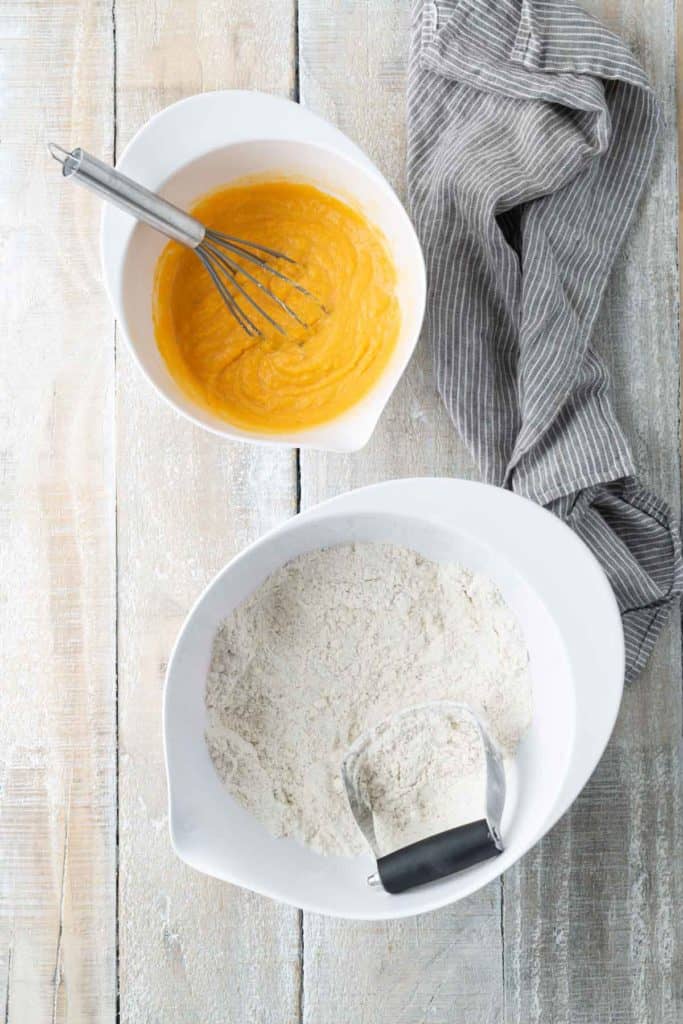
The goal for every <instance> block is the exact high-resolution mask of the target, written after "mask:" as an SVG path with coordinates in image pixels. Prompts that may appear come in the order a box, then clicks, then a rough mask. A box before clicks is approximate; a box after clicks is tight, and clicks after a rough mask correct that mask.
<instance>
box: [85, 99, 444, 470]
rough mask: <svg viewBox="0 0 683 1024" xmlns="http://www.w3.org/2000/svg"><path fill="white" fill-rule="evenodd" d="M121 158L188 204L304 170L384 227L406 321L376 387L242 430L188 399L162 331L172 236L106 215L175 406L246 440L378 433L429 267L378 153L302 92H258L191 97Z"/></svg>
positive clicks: (163, 385) (117, 281)
mask: <svg viewBox="0 0 683 1024" xmlns="http://www.w3.org/2000/svg"><path fill="white" fill-rule="evenodd" d="M117 167H118V168H119V169H120V170H121V171H123V172H124V173H125V174H127V175H128V176H129V177H131V178H134V179H135V180H136V181H139V182H140V183H141V184H143V185H146V186H147V187H148V188H150V189H152V190H153V191H155V192H160V193H161V194H162V195H163V196H165V197H166V198H167V199H169V200H171V202H174V203H176V204H177V205H178V206H181V207H183V208H185V209H187V208H188V206H190V205H191V204H192V202H193V201H194V200H196V199H198V198H199V197H200V196H201V195H203V194H205V193H207V192H210V191H211V190H212V189H215V188H218V187H219V186H220V185H225V184H226V183H229V182H230V181H232V180H235V179H237V178H241V177H244V176H245V175H260V174H272V175H283V176H287V177H294V178H296V179H300V180H305V181H307V182H309V183H311V184H313V185H316V186H318V187H319V188H321V189H323V190H324V191H326V192H329V193H331V194H333V195H336V196H338V197H339V198H341V199H346V200H347V201H349V202H350V203H352V204H353V205H354V206H355V207H357V208H360V209H361V210H362V211H363V212H364V213H365V214H366V216H367V217H368V219H369V220H371V221H372V222H373V223H374V224H376V225H377V226H378V227H379V228H380V229H381V230H382V231H383V233H384V235H385V237H386V239H387V242H388V245H389V248H390V251H391V254H392V257H393V259H394V262H395V264H396V268H397V275H398V281H397V296H398V300H399V303H400V307H401V318H402V323H401V331H400V336H399V339H398V343H397V346H396V350H395V352H394V354H393V356H392V358H391V360H390V362H389V365H388V366H387V367H386V369H385V371H384V373H383V374H382V376H381V377H380V379H379V381H378V382H377V383H376V385H375V386H374V387H373V388H372V390H371V391H370V393H369V394H368V395H366V396H365V398H363V399H362V400H361V401H360V402H358V403H357V404H356V405H354V406H353V407H352V408H351V409H349V410H348V411H347V412H346V413H345V414H343V415H341V416H339V417H337V418H336V419H334V420H332V421H330V422H329V423H325V424H322V425H321V426H318V427H313V428H309V429H307V430H298V431H290V432H288V433H282V434H277V435H273V434H268V433H263V432H259V431H256V430H253V431H252V430H242V429H240V428H238V427H233V426H231V425H230V424H229V423H226V422H225V421H224V420H222V419H220V418H218V417H217V416H215V415H213V413H211V412H210V411H208V410H206V409H203V408H201V407H200V406H198V405H197V404H196V403H195V402H193V401H192V400H191V399H190V398H188V397H187V396H186V395H185V394H184V393H183V392H182V391H181V389H180V388H179V387H178V385H177V384H176V383H175V381H174V380H173V378H172V377H171V375H170V373H169V372H168V370H167V368H166V364H165V363H164V361H163V359H162V358H161V355H160V353H159V350H158V349H157V346H156V342H155V340H154V328H153V323H152V282H153V277H154V268H155V264H156V261H157V259H158V257H159V254H160V252H161V250H162V249H163V247H164V245H165V244H166V239H165V238H164V237H163V236H162V235H160V234H159V233H158V232H155V231H153V230H152V229H151V228H149V227H147V226H145V225H143V224H138V223H136V222H135V221H134V220H133V219H132V218H131V217H129V216H128V215H127V214H126V213H123V212H122V211H121V210H118V209H117V208H116V207H113V206H105V208H104V211H103V216H102V265H103V268H104V279H105V284H106V287H107V291H108V293H109V298H110V300H111V303H112V306H113V308H114V313H115V315H116V319H117V320H118V323H119V327H120V328H121V331H122V333H123V336H124V337H125V339H126V340H127V342H128V344H129V345H130V348H131V350H132V352H133V355H134V356H135V358H136V360H137V363H138V365H139V366H140V368H141V370H142V372H143V373H144V374H145V376H146V377H147V378H148V380H150V381H151V383H152V384H153V385H154V386H155V387H156V389H157V391H158V392H159V393H160V394H161V395H162V396H163V397H164V398H165V399H166V400H167V401H168V402H170V403H171V405H172V406H173V407H174V408H175V409H177V410H178V411H179V412H181V413H182V414H183V415H185V416H187V418H188V419H190V420H192V421H193V422H194V423H198V424H199V425H200V426H202V427H206V428H207V429H208V430H211V431H214V432H215V433H217V434H221V435H223V436H224V437H229V438H233V439H235V440H243V441H252V442H256V443H258V444H269V445H283V444H284V445H296V446H299V447H304V448H305V447H308V448H323V449H329V450H331V451H354V450H355V449H358V448H361V447H362V446H363V445H364V444H365V443H366V442H367V441H368V439H369V438H370V435H371V434H372V431H373V430H374V428H375V426H376V424H377V421H378V419H379V417H380V415H381V413H382V410H383V409H384V406H385V405H386V403H387V401H388V399H389V396H390V394H391V392H392V391H393V389H394V388H395V387H396V384H397V383H398V380H399V378H400V376H401V374H402V373H403V370H404V369H405V367H406V366H407V364H408V361H409V359H410V357H411V355H412V353H413V349H414V348H415V345H416V343H417V340H418V337H419V333H420V328H421V326H422V318H423V315H424V306H425V267H424V260H423V258H422V252H421V250H420V245H419V242H418V240H417V236H416V234H415V231H414V230H413V227H412V224H411V223H410V220H409V218H408V216H407V214H406V212H405V210H404V209H403V207H402V205H401V203H400V202H399V200H398V198H397V197H396V194H395V193H394V191H393V190H392V188H391V187H390V186H389V184H388V183H387V182H386V180H385V179H384V178H383V177H382V175H381V174H380V173H379V171H378V170H377V168H376V167H375V166H374V165H373V164H372V163H371V162H370V161H369V160H368V158H367V157H366V156H365V155H364V154H363V153H362V152H361V150H360V149H358V147H357V146H355V145H354V144H353V143H352V142H351V141H350V140H349V139H347V138H346V136H345V135H343V134H342V133H341V132H340V131H338V130H337V129H336V128H334V127H333V126H332V125H331V124H328V122H327V121H324V120H322V119H321V118H319V117H316V116H315V115H314V114H311V113H310V112H309V111H307V110H306V109H305V108H303V107H301V106H299V105H298V104H297V103H291V102H290V101H289V100H283V99H279V98H277V97H275V96H267V95H265V94H263V93H254V92H239V91H229V92H213V93H202V94H200V95H198V96H191V97H189V98H188V99H185V100H182V101H180V102H179V103H175V104H173V106H171V107H167V108H166V110H162V111H161V113H159V114H157V115H156V117H153V118H152V119H151V121H149V122H148V123H147V124H146V125H144V127H143V128H141V129H140V131H139V132H138V133H137V135H136V136H135V137H134V138H133V140H132V141H131V142H130V144H129V145H128V146H127V147H126V149H125V150H124V152H123V155H122V157H121V159H120V160H119V162H118V164H117Z"/></svg>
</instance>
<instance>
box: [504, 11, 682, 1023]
mask: <svg viewBox="0 0 683 1024" xmlns="http://www.w3.org/2000/svg"><path fill="white" fill-rule="evenodd" d="M586 6H587V7H590V9H591V10H592V11H593V13H595V14H597V15H598V16H601V17H602V18H603V19H604V21H605V22H606V24H608V26H609V27H610V28H612V29H613V30H614V31H615V32H617V33H619V34H620V35H621V36H622V37H623V38H624V39H625V40H626V41H627V42H628V43H629V45H630V46H631V48H632V49H633V51H634V52H635V53H636V55H637V56H638V58H639V59H640V60H641V62H642V63H643V65H644V67H645V68H646V70H647V72H648V74H649V75H650V78H651V81H652V83H653V85H654V87H655V90H656V92H657V95H658V97H659V100H660V103H661V105H662V114H663V123H662V131H661V136H660V140H659V147H658V152H657V156H656V160H655V166H654V168H653V172H652V175H651V178H650V182H649V185H648V186H647V188H646V195H645V197H644V199H643V202H642V203H641V206H640V209H639V211H638V216H637V218H636V222H635V224H634V226H633V228H632V230H631V231H630V232H629V235H628V238H627V241H626V244H625V246H624V249H623V252H622V253H621V254H620V256H619V258H618V261H617V264H616V267H615V270H614V273H613V275H612V279H611V281H610V284H609V286H608V289H607V293H606V297H605V302H604V305H603V309H602V313H601V316H600V320H599V323H598V326H597V331H596V339H597V341H598V344H599V346H600V348H601V350H602V352H603V355H604V356H605V358H606V359H607V360H608V362H609V364H610V366H611V369H612V378H613V393H614V397H615V401H616V406H617V409H618V412H619V416H620V419H621V421H622V423H623V425H624V426H625V428H626V430H627V432H628V436H629V438H630V440H631V442H632V444H633V447H634V452H635V455H636V459H637V462H638V465H639V470H640V472H641V475H642V476H643V478H644V479H645V480H646V481H647V482H648V484H649V485H651V486H652V488H653V490H654V491H655V492H656V493H658V494H660V495H662V496H663V497H665V498H666V499H667V501H669V502H670V503H671V504H672V505H673V507H674V508H676V509H679V508H680V504H679V501H680V498H679V495H680V471H679V406H678V403H679V391H678V380H679V372H680V367H679V345H678V270H677V241H678V240H677V222H678V201H677V188H676V185H677V182H676V168H677V159H676V108H675V90H676V56H675V50H674V39H675V36H674V31H675V8H674V5H673V4H672V3H669V2H656V3H653V4H649V5H647V6H644V5H642V4H641V3H639V2H638V0H620V2H618V3H615V2H611V3H604V4H601V3H600V2H598V0H594V2H591V3H590V4H587V5H586ZM682 766H683V754H682V751H681V650H680V621H679V617H678V615H677V614H674V615H673V616H672V620H671V622H670V623H669V624H668V627H667V629H666V630H665V631H664V634H663V635H662V637H661V638H660V640H659V642H658V644H657V647H656V650H655V653H654V656H653V658H652V660H651V662H650V664H649V665H648V667H647V669H646V671H645V672H644V673H643V674H642V676H641V677H640V679H639V680H637V682H636V683H635V684H634V685H633V686H632V687H630V688H629V690H628V691H627V692H626V694H625V697H624V702H623V705H622V709H621V714H620V716H619V721H618V723H617V727H616V730H615V733H614V736H613V738H612V740H611V742H610V744H609V747H608V749H607V752H606V754H605V756H604V758H603V760H602V762H601V763H600V765H599V767H598V769H597V771H596V773H595V775H594V777H593V779H592V780H591V782H590V783H589V785H588V786H587V787H586V789H585V790H584V792H583V793H582V794H581V796H580V798H579V800H578V801H577V802H576V804H575V805H574V807H573V808H572V809H571V811H570V812H569V814H568V815H566V817H565V818H564V819H563V820H562V821H561V822H560V823H559V825H558V826H557V827H556V828H555V829H554V830H553V832H552V833H551V834H550V835H549V836H548V837H547V838H546V839H544V840H543V842H542V843H541V844H540V845H539V846H538V847H537V848H536V849H535V850H534V851H532V852H531V853H530V854H529V855H527V856H526V857H525V858H524V860H523V861H522V862H521V863H520V864H519V865H518V866H517V868H516V869H514V870H513V871H510V872H508V873H507V874H506V876H505V879H504V904H505V916H504V927H505V964H506V997H507V1011H508V1014H507V1019H509V1020H510V1021H514V1022H519V1024H535V1022H538V1024H540V1022H542V1021H543V1022H545V1021H548V1020H553V1021H570V1022H572V1024H575V1022H576V1024H578V1022H581V1024H584V1022H585V1024H589V1022H590V1024H593V1022H594V1021H602V1020H610V1021H618V1022H620V1024H621V1022H624V1024H626V1022H628V1024H631V1022H633V1024H636V1022H637V1024H650V1022H651V1024H674V1022H678V1021H680V1020H681V1019H683V986H682V980H683V915H682V914H681V906H683V859H682V858H681V853H680V848H681V839H682V838H683V793H682V782H683V780H682V772H681V768H682Z"/></svg>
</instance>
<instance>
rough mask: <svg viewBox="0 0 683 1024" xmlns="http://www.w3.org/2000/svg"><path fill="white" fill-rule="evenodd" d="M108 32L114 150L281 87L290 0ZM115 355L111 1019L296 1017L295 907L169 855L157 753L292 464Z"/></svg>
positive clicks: (129, 24)
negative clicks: (171, 404) (199, 105)
mask: <svg viewBox="0 0 683 1024" xmlns="http://www.w3.org/2000/svg"><path fill="white" fill-rule="evenodd" d="M116 38H117V57H118V60H117V68H118V72H117V84H118V90H117V111H118V139H119V141H120V144H121V145H123V144H125V142H126V141H127V139H128V138H129V137H130V135H131V133H132V132H133V131H134V130H135V129H136V128H137V127H138V126H139V125H140V124H141V123H142V122H143V121H144V120H145V119H146V118H148V117H149V116H150V115H151V114H153V113H154V112H155V111H157V110H159V109H160V108H162V107H164V106H166V105H167V104H168V103H170V102H172V101H173V100H176V99H178V98H180V97H182V96H185V95H187V94H189V93H193V92H197V91H200V90H206V89H215V88H220V87H229V86H238V85H239V86H250V87H254V88H262V89H266V90H270V91H273V92H279V93H282V94H285V95H286V94H288V93H290V91H291V90H292V88H293V84H294V17H293V3H290V2H287V3H278V4H273V3H271V2H269V0H258V2H254V0H231V2H229V3H226V4H220V5H207V4H204V3H199V2H197V3H189V2H186V3H182V4H181V3H174V4H171V5H168V4H165V3H160V4H154V5H152V6H151V7H150V5H145V4H143V5H140V4H139V3H135V2H133V0H117V4H116ZM118 351H119V355H118V368H117V384H118V401H117V410H118V446H119V467H118V468H119V472H118V496H119V500H118V509H119V530H118V536H119V597H120V606H119V723H120V783H119V792H120V900H119V910H120V985H121V997H120V998H121V1020H122V1021H124V1022H128V1021H130V1022H131V1024H133V1022H134V1024H138V1022H142V1021H150V1022H151V1021H164V1022H168V1024H171V1022H173V1021H177V1022H179V1024H180V1022H182V1024H186V1022H189V1021H201V1022H202V1024H212V1022H213V1024H217V1022H219V1021H220V1022H221V1024H223V1022H225V1021H231V1022H233V1021H234V1022H235V1024H238V1022H240V1024H241V1022H242V1021H250V1022H251V1021H254V1022H259V1021H261V1022H265V1021H271V1020H272V1021H278V1022H279V1021H282V1020H295V1019H296V1018H297V1015H298V1005H299V985H300V956H299V953H300V929H299V917H298V913H297V912H296V911H295V910H291V909H288V908H285V907H281V906H278V905H277V904H275V903H273V902H270V901H268V900H265V899H261V898H259V897H257V896H254V895H252V894H249V893H246V892H243V891H241V890H238V889H235V888H232V887H230V886H227V885H225V884H223V883H220V882H216V881H214V880H211V879H208V878H204V877H201V876H199V875H197V874H195V873H193V872H192V871H190V870H189V869H187V868H185V867H184V866H183V865H182V864H181V863H180V862H179V861H177V860H176V859H175V857H174V855H173V853H172V851H171V848H170V843H169V838H168V825H167V814H166V783H165V777H164V768H163V758H162V745H161V686H162V680H163V676H164V670H165V663H166V658H167V656H168V653H169V650H170V648H171V645H172V642H173V640H174V637H175V635H176V632H177V630H178V628H179V626H180V624H181V622H182V620H183V618H184V616H185V614H186V612H187V609H188V608H189V606H190V604H191V602H192V601H193V600H194V598H195V596H196V595H197V593H198V592H199V590H200V589H201V588H202V587H203V586H204V585H205V584H206V583H207V582H208V580H209V579H210V578H211V576H212V575H213V574H214V572H215V571H216V570H217V569H219V568H220V567H221V566H222V565H223V564H224V563H225V562H226V561H227V560H228V559H229V558H230V557H231V555H232V554H234V553H235V552H236V551H237V550H239V549H240V548H241V547H242V546H243V545H244V544H246V543H247V542H249V541H251V540H253V539H254V538H255V537H256V536H258V535H259V534H260V533H262V532H263V531H264V530H266V529H267V528H269V527H270V526H272V525H273V524H275V523H276V522H278V521H279V520H282V519H284V518H286V517H287V516H289V515H290V514H292V513H293V512H294V511H295V507H296V476H295V457H294V454H293V453H292V452H286V451H273V450H267V449H262V448H254V447H247V446H240V445H233V444H228V443H226V442H223V441H221V440H219V439H217V438H214V437H211V436H210V435H208V434H206V433H205V432H203V431H200V430H198V429H195V428H193V427H192V426H190V425H189V424H188V423H186V422H184V421H182V420H181V419H180V418H179V417H177V416H176V415H175V414H174V413H173V412H171V411H170V410H169V409H167V408H166V407H165V406H164V405H163V404H162V403H161V402H160V401H159V399H158V398H157V397H156V396H155V395H154V394H153V392H152V390H151V388H150V387H149V386H148V385H147V384H146V383H145V381H144V380H142V379H141V377H140V374H139V373H138V371H137V369H136V368H135V367H134V366H133V364H132V360H131V359H130V358H129V356H128V353H127V352H126V351H125V349H124V348H123V346H122V345H119V349H118ZM159 439H163V440H159Z"/></svg>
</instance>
